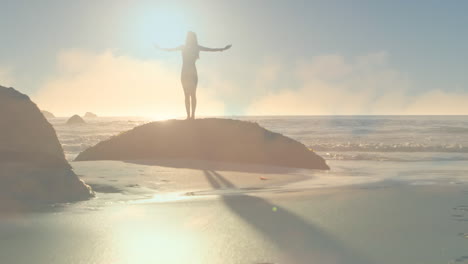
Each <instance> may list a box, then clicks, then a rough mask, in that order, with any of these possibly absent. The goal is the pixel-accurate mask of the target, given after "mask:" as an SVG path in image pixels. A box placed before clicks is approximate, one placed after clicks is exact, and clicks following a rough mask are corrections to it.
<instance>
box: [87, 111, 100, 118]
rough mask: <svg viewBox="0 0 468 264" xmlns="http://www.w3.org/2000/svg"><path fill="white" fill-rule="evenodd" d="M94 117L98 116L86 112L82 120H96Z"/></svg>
mask: <svg viewBox="0 0 468 264" xmlns="http://www.w3.org/2000/svg"><path fill="white" fill-rule="evenodd" d="M96 117H98V116H97V115H96V114H94V113H91V112H86V114H85V115H84V118H96Z"/></svg>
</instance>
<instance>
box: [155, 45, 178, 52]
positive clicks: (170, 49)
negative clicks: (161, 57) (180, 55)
mask: <svg viewBox="0 0 468 264" xmlns="http://www.w3.org/2000/svg"><path fill="white" fill-rule="evenodd" d="M154 47H155V48H157V49H160V50H164V51H178V50H182V48H183V47H184V46H179V47H175V48H168V49H166V48H161V47H159V45H158V44H154Z"/></svg>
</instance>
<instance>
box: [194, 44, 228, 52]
mask: <svg viewBox="0 0 468 264" xmlns="http://www.w3.org/2000/svg"><path fill="white" fill-rule="evenodd" d="M231 47H232V45H227V46H226V47H224V48H216V49H212V48H207V47H203V46H200V45H199V46H198V48H199V49H200V51H225V50H227V49H229V48H231Z"/></svg>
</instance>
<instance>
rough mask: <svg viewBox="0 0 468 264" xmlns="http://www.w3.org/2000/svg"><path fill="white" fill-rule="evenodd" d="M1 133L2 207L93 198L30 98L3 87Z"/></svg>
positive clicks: (0, 118)
mask: <svg viewBox="0 0 468 264" xmlns="http://www.w3.org/2000/svg"><path fill="white" fill-rule="evenodd" d="M0 129H1V132H0V205H1V203H2V202H3V203H4V202H5V201H11V200H14V201H21V202H68V201H77V200H83V199H88V198H90V197H91V196H92V195H93V192H92V191H91V189H90V188H89V186H87V185H86V184H84V183H83V182H82V181H81V180H80V179H79V178H78V177H77V176H76V175H75V174H74V173H73V171H72V169H71V166H70V165H69V164H68V162H67V161H66V160H65V156H64V154H63V149H62V146H61V145H60V143H59V141H58V139H57V135H56V134H55V130H54V129H53V127H52V125H51V124H50V123H49V122H47V120H46V119H45V117H44V115H43V114H42V113H41V111H40V110H39V109H38V108H37V106H36V105H35V104H34V103H33V102H32V101H31V100H30V99H29V97H28V96H26V95H24V94H22V93H19V92H17V91H16V90H14V89H13V88H5V87H2V86H0Z"/></svg>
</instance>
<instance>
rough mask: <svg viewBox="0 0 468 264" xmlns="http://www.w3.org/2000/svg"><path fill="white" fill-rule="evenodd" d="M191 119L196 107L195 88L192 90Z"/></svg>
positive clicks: (193, 116)
mask: <svg viewBox="0 0 468 264" xmlns="http://www.w3.org/2000/svg"><path fill="white" fill-rule="evenodd" d="M190 97H191V98H192V119H195V110H196V109H197V90H194V91H193V92H192V95H191V96H190Z"/></svg>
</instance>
